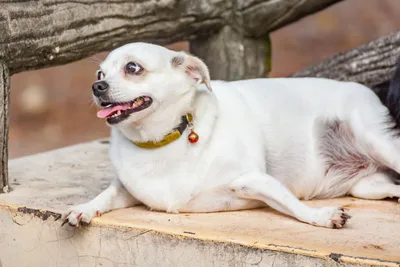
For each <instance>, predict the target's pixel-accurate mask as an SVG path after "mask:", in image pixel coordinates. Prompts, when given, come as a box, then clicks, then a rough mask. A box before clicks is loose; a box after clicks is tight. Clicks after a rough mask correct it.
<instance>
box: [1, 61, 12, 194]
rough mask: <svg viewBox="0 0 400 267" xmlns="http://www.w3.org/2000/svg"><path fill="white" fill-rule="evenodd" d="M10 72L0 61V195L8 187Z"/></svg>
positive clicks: (6, 190)
mask: <svg viewBox="0 0 400 267" xmlns="http://www.w3.org/2000/svg"><path fill="white" fill-rule="evenodd" d="M9 78H10V75H9V72H8V68H7V66H6V65H5V64H4V62H1V61H0V193H6V192H8V190H9V187H8V104H9V96H10V84H9Z"/></svg>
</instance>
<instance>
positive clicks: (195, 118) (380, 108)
mask: <svg viewBox="0 0 400 267" xmlns="http://www.w3.org/2000/svg"><path fill="white" fill-rule="evenodd" d="M392 87H393V86H392ZM391 90H392V91H393V90H394V89H393V88H392V89H391ZM93 94H94V100H95V102H96V104H98V105H99V106H100V107H101V108H102V109H101V110H100V111H99V112H98V114H97V115H98V117H100V118H104V119H106V121H107V123H108V124H109V125H110V126H111V128H112V133H111V147H110V157H111V161H112V163H113V165H114V167H115V169H116V172H117V174H118V179H116V180H115V181H114V182H112V184H111V185H110V186H109V187H108V188H107V189H106V190H104V191H103V192H102V193H101V194H99V195H98V196H97V197H96V198H95V199H93V200H91V201H89V202H88V203H86V204H82V205H79V206H76V207H74V208H73V209H72V210H70V212H69V213H67V214H65V216H64V223H65V222H68V223H69V224H70V225H72V226H78V225H79V223H80V222H85V223H89V222H90V220H91V219H92V218H93V217H94V216H99V215H100V214H101V213H104V212H108V211H110V210H113V209H119V208H126V207H131V206H134V205H138V204H144V205H146V206H148V207H149V208H150V209H152V210H159V211H166V212H172V213H178V212H216V211H228V210H241V209H251V208H256V207H263V206H265V205H268V206H270V207H272V208H274V209H276V210H278V211H280V212H282V213H284V214H287V215H289V216H293V217H295V218H297V219H298V220H300V221H303V222H306V223H309V224H312V225H316V226H322V227H328V228H341V227H343V225H344V224H345V223H346V221H347V219H348V218H350V216H349V215H348V214H346V213H345V211H344V210H343V209H342V208H341V207H325V208H313V207H309V206H307V205H305V204H304V203H303V202H301V201H300V200H299V199H305V200H308V199H315V198H335V197H340V196H345V195H352V196H354V197H358V198H365V199H383V198H386V197H399V196H400V186H399V185H396V184H395V183H394V182H393V180H392V179H391V177H390V175H389V171H391V170H394V171H396V172H397V173H399V172H400V149H399V145H400V144H399V140H400V139H399V138H398V137H397V136H396V135H395V130H396V129H395V128H396V127H397V124H396V121H395V120H394V119H392V117H391V116H390V115H389V112H391V113H392V114H394V115H395V116H397V115H396V114H398V113H399V112H397V109H399V108H398V107H397V104H396V105H393V106H394V107H395V108H392V109H390V110H389V109H387V108H386V107H385V106H384V105H382V104H381V102H380V100H379V99H378V97H377V96H376V95H375V94H374V93H373V92H372V91H371V90H370V89H369V88H367V87H365V86H363V85H360V84H357V83H350V82H338V81H333V80H327V79H318V78H276V79H253V80H243V81H236V82H223V81H212V82H211V81H210V76H209V73H208V70H207V67H206V65H205V64H204V63H203V62H202V61H201V60H200V59H198V58H196V57H194V56H191V55H188V54H186V53H184V52H175V51H171V50H168V49H166V48H164V47H161V46H157V45H152V44H147V43H132V44H128V45H125V46H122V47H120V48H118V49H116V50H114V51H113V52H111V53H110V54H109V56H108V57H107V59H106V60H105V61H104V62H103V63H102V64H101V70H100V71H99V72H98V81H97V82H95V83H94V84H93ZM398 94H399V93H398V92H397V94H396V93H395V94H394V97H396V96H397V95H398ZM392 99H393V97H392ZM397 118H399V117H397ZM389 128H390V129H389ZM266 216H268V215H267V214H266Z"/></svg>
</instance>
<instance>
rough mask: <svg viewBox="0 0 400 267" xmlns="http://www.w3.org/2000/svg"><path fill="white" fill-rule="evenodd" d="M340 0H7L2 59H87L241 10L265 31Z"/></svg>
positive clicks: (179, 34) (252, 26)
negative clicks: (96, 54) (127, 44)
mask: <svg viewBox="0 0 400 267" xmlns="http://www.w3.org/2000/svg"><path fill="white" fill-rule="evenodd" d="M339 1H341V0H302V1H294V0H233V1H226V0H213V1H210V0H157V1H143V0H130V1H126V0H113V1H96V0H75V1H65V0H51V1H45V0H37V1H15V0H3V1H1V4H0V6H1V8H0V32H1V34H0V60H3V61H4V62H5V63H6V64H7V66H8V67H9V70H10V73H11V74H13V73H17V72H21V71H25V70H32V69H38V68H44V67H50V66H55V65H60V64H64V63H68V62H72V61H75V60H80V59H82V58H84V57H87V56H90V55H93V54H95V53H98V52H101V51H107V50H110V49H113V48H115V47H118V46H121V45H123V44H125V43H129V42H134V41H147V42H152V43H156V44H168V43H172V42H175V41H183V40H192V39H196V38H204V36H208V35H209V34H211V33H213V32H219V31H221V29H223V28H224V27H225V26H230V27H235V26H236V25H235V19H234V18H235V17H240V18H241V19H242V22H243V23H242V29H241V31H242V33H243V35H244V36H247V37H249V36H257V37H262V36H266V35H267V34H268V33H269V32H270V31H272V30H275V29H277V28H280V27H283V26H285V25H287V24H289V23H291V22H293V21H296V20H298V19H300V18H302V17H304V16H307V15H308V14H312V13H314V12H317V11H319V10H321V9H323V8H326V7H328V6H330V5H332V4H334V3H336V2H339ZM257 42H258V41H257ZM257 42H253V40H252V39H249V40H248V41H247V40H244V41H241V42H239V43H242V44H245V45H249V49H248V50H250V49H254V48H256V49H257V50H258V49H261V47H262V45H261V42H258V43H260V44H255V43H257ZM210 46H212V45H210ZM246 49H247V48H246ZM228 50H231V51H232V52H233V51H240V49H238V48H235V49H230V48H229V49H228ZM256 69H257V70H258V71H260V70H261V69H259V68H256ZM252 76H254V75H252Z"/></svg>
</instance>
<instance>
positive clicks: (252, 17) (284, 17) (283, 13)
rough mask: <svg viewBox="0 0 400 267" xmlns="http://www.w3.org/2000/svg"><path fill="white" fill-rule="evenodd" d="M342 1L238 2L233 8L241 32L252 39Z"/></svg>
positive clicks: (270, 0) (260, 0)
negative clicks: (240, 25)
mask: <svg viewBox="0 0 400 267" xmlns="http://www.w3.org/2000/svg"><path fill="white" fill-rule="evenodd" d="M341 1H342V0H302V1H300V0H288V1H277V0H269V1H263V0H238V1H236V3H237V4H236V6H235V8H234V11H235V15H236V16H237V17H240V19H241V21H242V25H243V30H244V32H245V33H246V34H248V35H250V36H253V37H261V36H263V35H265V34H267V33H270V32H272V31H274V30H277V29H279V28H282V27H283V26H285V25H288V24H290V23H292V22H294V21H296V20H298V19H300V18H303V17H305V16H307V15H310V14H313V13H316V12H318V11H320V10H322V9H324V8H326V7H328V6H331V5H332V4H335V3H338V2H341Z"/></svg>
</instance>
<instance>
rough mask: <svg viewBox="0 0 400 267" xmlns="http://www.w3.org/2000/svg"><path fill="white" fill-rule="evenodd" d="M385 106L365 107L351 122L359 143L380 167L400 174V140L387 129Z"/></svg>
mask: <svg viewBox="0 0 400 267" xmlns="http://www.w3.org/2000/svg"><path fill="white" fill-rule="evenodd" d="M382 107H383V106H375V107H374V106H371V107H365V108H364V109H363V110H362V111H359V112H355V113H354V114H353V116H352V119H351V120H350V124H351V128H352V129H353V131H354V134H355V136H356V140H357V142H361V143H362V144H363V146H364V147H365V150H366V151H365V152H366V153H367V154H368V155H369V157H371V158H372V159H373V160H374V161H375V162H376V163H377V164H378V165H380V166H382V167H383V166H384V167H387V168H389V169H391V170H394V171H395V172H397V173H399V174H400V147H399V144H400V140H399V139H398V138H397V137H395V135H394V134H393V132H391V131H390V130H387V129H385V127H386V125H387V124H385V119H386V117H385V116H386V115H383V114H384V113H385V111H382Z"/></svg>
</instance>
